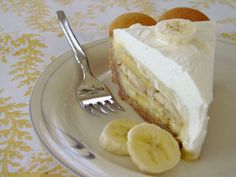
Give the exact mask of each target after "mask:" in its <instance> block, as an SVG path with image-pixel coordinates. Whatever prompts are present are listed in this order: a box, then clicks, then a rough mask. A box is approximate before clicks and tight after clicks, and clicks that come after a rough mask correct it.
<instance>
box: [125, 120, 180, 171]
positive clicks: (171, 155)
mask: <svg viewBox="0 0 236 177" xmlns="http://www.w3.org/2000/svg"><path fill="white" fill-rule="evenodd" d="M127 146H128V152H129V154H130V157H131V159H132V161H133V162H134V163H135V164H136V165H137V167H138V168H139V169H140V170H141V171H143V172H147V173H161V172H164V171H166V170H169V169H171V168H173V167H174V166H176V165H177V163H178V162H179V160H180V149H179V145H178V143H177V141H176V140H175V139H174V137H173V136H172V135H171V134H170V133H169V132H167V131H166V130H164V129H162V128H160V127H158V126H157V125H155V124H149V123H141V124H139V125H136V126H134V127H133V128H132V129H130V131H129V132H128V142H127Z"/></svg>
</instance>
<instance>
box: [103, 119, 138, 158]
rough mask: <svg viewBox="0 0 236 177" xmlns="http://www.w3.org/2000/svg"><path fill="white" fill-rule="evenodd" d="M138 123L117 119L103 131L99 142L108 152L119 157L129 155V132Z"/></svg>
mask: <svg viewBox="0 0 236 177" xmlns="http://www.w3.org/2000/svg"><path fill="white" fill-rule="evenodd" d="M136 124H137V123H136V122H134V121H132V120H130V119H116V120H113V121H111V122H109V123H108V124H107V125H106V126H105V128H104V129H103V131H102V133H101V135H100V137H99V142H100V145H101V146H102V147H103V148H104V149H105V150H107V151H109V152H111V153H114V154H117V155H129V153H128V149H127V134H128V131H129V130H130V129H131V128H132V127H133V126H134V125H136Z"/></svg>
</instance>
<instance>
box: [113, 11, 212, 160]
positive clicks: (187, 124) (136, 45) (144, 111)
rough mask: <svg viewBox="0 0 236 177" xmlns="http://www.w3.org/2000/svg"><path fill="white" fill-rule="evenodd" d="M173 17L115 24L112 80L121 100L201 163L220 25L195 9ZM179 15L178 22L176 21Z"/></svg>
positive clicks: (135, 16) (133, 17)
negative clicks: (173, 138) (167, 133)
mask: <svg viewBox="0 0 236 177" xmlns="http://www.w3.org/2000/svg"><path fill="white" fill-rule="evenodd" d="M186 10H187V12H186ZM172 11H173V10H172ZM170 12H171V11H168V12H167V13H165V14H163V16H162V17H161V18H160V19H161V20H162V21H160V22H158V23H157V24H156V21H155V20H154V19H152V18H151V17H149V16H147V15H144V14H139V13H131V14H125V15H123V16H121V17H118V18H117V19H116V20H114V21H113V23H112V24H111V27H110V42H111V44H110V45H111V48H110V64H111V69H112V77H113V82H115V83H117V84H118V86H119V95H120V97H121V98H122V99H123V100H125V101H126V102H127V103H129V104H130V105H131V106H132V107H133V108H134V110H135V111H136V112H137V113H138V114H140V115H141V117H143V119H144V120H146V121H147V122H151V123H155V124H157V125H159V126H161V127H163V128H165V129H166V130H168V131H169V132H171V133H172V134H173V135H174V136H175V137H176V139H177V140H178V141H179V142H180V145H181V151H182V158H183V159H189V160H195V159H198V158H199V155H200V151H201V148H202V145H203V142H204V139H205V135H206V133H207V123H208V119H209V118H208V115H207V112H208V107H209V104H210V103H211V101H212V86H213V65H214V52H215V22H212V21H204V20H208V18H207V17H206V16H205V15H204V14H202V13H201V12H199V11H196V10H191V9H189V8H179V10H177V11H176V9H174V13H170ZM185 12H186V13H187V17H186V15H185ZM190 12H191V13H190ZM168 13H169V14H168ZM166 14H167V17H166V18H167V19H169V20H165V19H164V18H165V17H164V16H165V15H166ZM175 14H176V17H177V18H178V19H173V18H175ZM179 14H181V15H182V16H181V15H179ZM189 14H192V15H189ZM196 16H197V18H196ZM181 18H182V19H181ZM191 18H192V19H191ZM140 19H141V20H140ZM186 19H189V20H186ZM195 19H198V20H197V21H198V22H195V21H196V20H195ZM201 19H202V21H201ZM190 20H192V21H190ZM147 25H150V26H147Z"/></svg>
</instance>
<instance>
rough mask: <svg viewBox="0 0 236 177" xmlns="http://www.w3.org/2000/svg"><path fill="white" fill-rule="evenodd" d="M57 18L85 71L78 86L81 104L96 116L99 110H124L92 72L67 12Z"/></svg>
mask: <svg viewBox="0 0 236 177" xmlns="http://www.w3.org/2000/svg"><path fill="white" fill-rule="evenodd" d="M57 18H58V20H59V22H60V25H61V28H62V30H63V32H64V34H65V36H66V38H67V40H68V41H69V43H70V46H71V47H72V50H73V51H74V56H75V58H76V60H77V62H78V63H79V64H80V65H81V68H82V71H83V80H82V82H81V84H80V85H79V87H78V88H77V100H78V101H79V102H80V105H81V106H82V107H83V108H84V109H85V110H86V111H88V112H89V113H90V114H91V115H95V116H97V115H98V112H99V113H102V114H107V113H108V112H116V111H117V110H121V111H124V109H123V108H122V107H121V106H120V105H119V104H118V103H117V101H116V100H115V99H114V97H113V96H112V94H111V92H110V91H109V90H108V88H107V87H106V86H105V85H104V84H103V83H102V82H101V81H99V80H97V79H96V78H95V77H94V76H93V74H92V73H91V70H90V68H89V63H88V59H87V57H86V54H85V52H84V51H83V49H82V47H81V45H80V44H79V42H78V40H77V39H76V37H75V35H74V33H73V32H72V30H71V27H70V25H69V22H68V20H67V18H66V15H65V13H64V12H63V11H57Z"/></svg>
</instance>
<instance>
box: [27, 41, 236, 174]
mask: <svg viewBox="0 0 236 177" xmlns="http://www.w3.org/2000/svg"><path fill="white" fill-rule="evenodd" d="M85 49H86V52H87V53H88V56H89V59H90V65H91V68H92V71H94V74H95V75H96V76H97V77H98V78H99V79H100V80H102V81H103V82H105V83H106V84H107V85H108V87H109V88H110V89H111V90H112V92H113V93H114V94H115V97H116V98H117V99H118V101H119V102H120V103H121V104H122V105H123V106H124V107H125V109H126V110H127V111H126V112H119V113H117V114H114V113H111V114H110V115H109V116H100V117H98V118H94V117H90V116H89V115H88V114H87V113H85V112H84V111H83V110H82V109H81V107H80V106H79V104H78V103H77V102H76V97H75V89H76V87H77V86H78V84H79V83H80V81H81V78H82V73H81V69H80V66H79V65H77V64H76V62H75V59H74V58H73V54H72V53H71V52H67V53H65V54H63V55H62V56H61V57H59V58H58V59H57V60H56V61H55V62H53V63H52V64H51V65H50V66H49V67H48V68H47V69H46V70H45V72H44V73H43V74H42V75H41V77H40V78H39V79H38V81H37V83H36V85H35V87H34V90H33V93H32V98H31V103H30V112H31V117H32V122H33V125H34V128H35V130H36V132H37V133H38V135H39V138H40V139H41V141H42V143H43V144H44V145H45V147H46V148H47V149H48V151H49V152H50V153H51V154H52V155H53V156H54V157H56V158H57V159H58V160H59V161H60V162H61V163H62V164H63V165H64V166H66V167H67V168H69V169H71V170H72V171H73V172H75V174H78V175H82V176H103V177H104V176H125V177H126V176H135V177H139V176H146V175H147V174H144V173H141V172H140V171H139V170H138V169H137V168H136V166H135V165H134V164H133V163H132V162H131V160H130V158H129V157H121V156H116V155H113V154H110V153H107V152H105V151H104V150H103V149H102V148H101V147H100V146H99V143H98V137H99V135H100V133H101V131H102V129H103V128H104V126H105V125H106V124H107V123H108V122H109V121H111V120H113V119H116V118H124V117H127V118H132V119H137V120H139V121H142V119H141V118H140V117H139V116H138V115H137V114H136V113H134V112H133V111H132V109H131V108H130V107H129V106H128V105H127V104H125V103H124V102H122V101H121V100H120V99H119V98H118V97H117V94H116V93H117V88H116V86H115V85H113V84H112V83H111V74H110V72H109V69H108V41H107V39H103V40H99V41H95V42H92V43H90V44H88V45H85ZM235 54H236V45H235V44H233V43H229V42H225V41H222V40H219V39H218V40H217V48H216V59H215V79H214V102H213V103H212V105H211V107H210V111H209V114H210V117H211V119H210V121H209V131H208V134H207V137H206V141H205V144H204V147H203V150H202V155H201V158H200V160H198V161H195V162H188V161H183V160H181V162H180V163H179V164H178V165H177V166H176V168H174V169H172V170H170V171H168V172H165V173H162V174H159V175H158V176H160V177H167V176H168V177H172V176H174V177H180V176H181V177H189V176H191V177H199V176H208V177H222V176H227V177H229V176H232V177H233V176H234V177H235V176H236V128H235V127H236V104H235V102H236V101H235V100H236V58H235V56H236V55H235Z"/></svg>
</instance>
